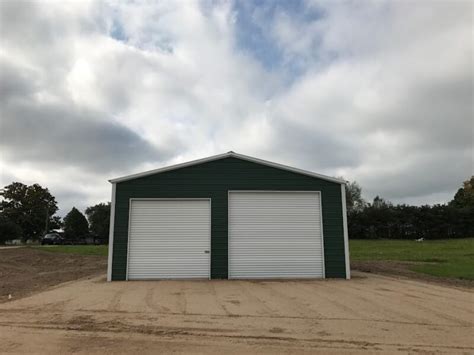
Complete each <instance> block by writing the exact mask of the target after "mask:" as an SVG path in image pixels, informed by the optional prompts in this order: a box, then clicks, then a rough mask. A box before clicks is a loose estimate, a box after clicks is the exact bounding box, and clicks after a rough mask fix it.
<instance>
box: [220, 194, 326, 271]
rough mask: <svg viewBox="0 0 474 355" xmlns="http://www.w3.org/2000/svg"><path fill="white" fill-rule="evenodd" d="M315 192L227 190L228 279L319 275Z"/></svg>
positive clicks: (320, 243) (318, 206) (317, 199)
mask: <svg viewBox="0 0 474 355" xmlns="http://www.w3.org/2000/svg"><path fill="white" fill-rule="evenodd" d="M320 201H321V198H320V194H319V192H229V278H306V277H308V278H321V277H324V250H323V249H324V248H323V236H322V227H321V225H322V223H321V202H320Z"/></svg>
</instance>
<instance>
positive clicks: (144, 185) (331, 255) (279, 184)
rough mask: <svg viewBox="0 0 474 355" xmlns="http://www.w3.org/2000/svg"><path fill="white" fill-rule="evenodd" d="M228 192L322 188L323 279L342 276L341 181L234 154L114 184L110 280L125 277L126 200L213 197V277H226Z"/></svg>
mask: <svg viewBox="0 0 474 355" xmlns="http://www.w3.org/2000/svg"><path fill="white" fill-rule="evenodd" d="M229 190H290V191H291V190H293V191H305V190H306V191H321V198H322V214H323V234H324V257H325V269H326V277H342V278H344V277H345V276H346V269H345V256H344V231H343V219H342V204H341V185H340V184H338V183H334V182H330V181H326V180H321V179H318V178H314V177H310V176H306V175H302V174H297V173H293V172H291V171H287V170H282V169H277V168H273V167H269V166H266V165H261V164H257V163H253V162H249V161H246V160H242V159H238V158H233V157H229V158H224V159H220V160H215V161H211V162H207V163H203V164H200V165H194V166H189V167H185V168H181V169H177V170H171V171H166V172H162V173H159V174H154V175H149V176H145V177H140V178H136V179H133V180H128V181H123V182H119V183H117V188H116V195H115V201H116V202H115V203H116V204H115V226H114V245H113V261H112V280H125V278H126V268H127V244H128V243H127V241H128V217H129V199H130V198H211V219H212V225H211V277H212V278H227V256H228V253H227V197H228V191H229Z"/></svg>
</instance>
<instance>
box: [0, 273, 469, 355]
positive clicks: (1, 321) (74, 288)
mask: <svg viewBox="0 0 474 355" xmlns="http://www.w3.org/2000/svg"><path fill="white" fill-rule="evenodd" d="M473 306H474V294H473V292H472V291H471V290H469V289H462V288H453V287H451V288H450V287H446V286H440V285H432V284H428V283H425V282H421V281H413V280H409V279H396V278H393V277H387V276H376V275H371V274H362V273H355V275H354V278H353V279H352V280H350V281H346V280H322V281H258V282H257V281H255V282H254V281H227V280H225V281H224V280H223V281H220V280H215V281H155V282H139V281H135V282H112V283H106V282H105V278H104V277H95V278H92V279H83V280H79V281H72V282H69V283H66V284H62V285H59V286H56V287H54V288H52V289H49V290H47V291H44V292H41V293H38V294H36V295H33V296H30V297H28V298H23V299H20V300H16V301H10V302H7V303H3V304H0V351H1V352H7V353H8V352H14V353H24V352H35V353H38V352H39V353H58V352H67V353H69V352H82V353H130V352H134V353H137V352H140V353H141V354H142V353H152V352H156V351H160V352H173V351H177V352H198V353H229V352H230V353H249V352H259V353H275V352H279V353H281V352H288V353H290V352H291V353H293V352H298V353H304V352H308V353H314V352H320V353H327V352H330V351H332V352H335V353H340V352H348V353H352V352H358V351H367V350H369V351H375V352H377V351H383V352H386V351H388V352H418V351H421V352H423V351H425V352H430V353H431V352H445V353H473V352H474V337H473V336H472V335H473V324H474V307H473Z"/></svg>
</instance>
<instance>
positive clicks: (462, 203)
mask: <svg viewBox="0 0 474 355" xmlns="http://www.w3.org/2000/svg"><path fill="white" fill-rule="evenodd" d="M463 185H464V186H463V187H461V188H460V189H459V190H458V191H457V192H456V194H455V195H454V199H453V200H452V201H451V202H450V203H449V204H450V205H451V206H453V207H457V208H465V207H470V208H473V207H474V176H471V178H470V179H469V180H467V181H464V183H463Z"/></svg>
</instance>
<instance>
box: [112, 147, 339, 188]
mask: <svg viewBox="0 0 474 355" xmlns="http://www.w3.org/2000/svg"><path fill="white" fill-rule="evenodd" d="M231 157H232V158H237V159H242V160H247V161H250V162H253V163H257V164H262V165H266V166H270V167H273V168H277V169H282V170H287V171H291V172H294V173H297V174H301V175H307V176H311V177H315V178H318V179H321V180H326V181H330V182H335V183H337V184H343V185H344V184H345V183H346V182H345V181H344V180H341V179H338V178H334V177H330V176H326V175H321V174H317V173H313V172H312V171H307V170H302V169H298V168H293V167H291V166H287V165H283V164H278V163H273V162H270V161H267V160H263V159H258V158H253V157H249V156H247V155H243V154H237V153H234V152H228V153H224V154H218V155H213V156H211V157H208V158H203V159H197V160H192V161H189V162H186V163H181V164H176V165H170V166H166V167H164V168H159V169H154V170H149V171H145V172H142V173H138V174H132V175H127V176H123V177H119V178H116V179H111V180H109V181H110V182H111V183H113V184H115V183H117V182H122V181H128V180H133V179H137V178H141V177H144V176H148V175H153V174H159V173H163V172H165V171H170V170H176V169H181V168H185V167H187V166H192V165H198V164H203V163H207V162H211V161H214V160H219V159H224V158H231Z"/></svg>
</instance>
